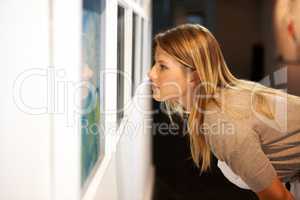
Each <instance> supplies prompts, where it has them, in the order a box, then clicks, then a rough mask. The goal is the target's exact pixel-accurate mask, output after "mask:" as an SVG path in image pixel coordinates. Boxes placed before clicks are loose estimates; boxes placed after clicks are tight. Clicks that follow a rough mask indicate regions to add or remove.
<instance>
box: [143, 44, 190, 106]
mask: <svg viewBox="0 0 300 200" xmlns="http://www.w3.org/2000/svg"><path fill="white" fill-rule="evenodd" d="M154 60H155V64H154V66H153V67H152V69H151V70H150V71H149V73H148V76H149V78H150V80H151V83H152V91H153V98H154V99H155V100H156V101H165V100H175V101H176V102H179V101H181V98H184V97H185V96H186V94H187V91H188V89H189V88H190V86H191V84H190V74H191V70H190V69H187V68H186V67H184V66H183V65H182V64H181V63H179V62H178V61H177V60H176V59H174V58H173V57H171V56H170V55H169V54H167V53H166V52H165V51H164V50H162V49H161V48H160V47H159V46H157V47H156V49H155V56H154Z"/></svg>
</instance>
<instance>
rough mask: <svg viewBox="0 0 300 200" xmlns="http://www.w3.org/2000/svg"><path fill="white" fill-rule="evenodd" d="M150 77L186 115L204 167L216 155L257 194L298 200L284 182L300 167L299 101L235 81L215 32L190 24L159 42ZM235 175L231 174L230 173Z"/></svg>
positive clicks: (156, 93)
mask: <svg viewBox="0 0 300 200" xmlns="http://www.w3.org/2000/svg"><path fill="white" fill-rule="evenodd" d="M154 44H155V64H154V66H153V67H152V69H151V71H150V72H149V74H148V76H149V78H150V80H151V83H152V90H153V98H154V99H155V100H157V101H161V102H164V103H165V104H166V106H167V108H168V111H169V113H171V112H177V113H179V114H181V115H182V114H183V113H188V129H189V135H190V147H191V154H192V158H193V160H194V162H195V164H196V165H197V166H198V167H199V168H200V169H201V171H206V170H208V169H209V168H210V164H211V154H212V153H213V154H214V155H215V156H216V157H217V158H218V160H219V161H220V162H219V167H220V168H221V169H222V172H223V173H224V175H225V176H226V175H229V176H231V175H236V176H237V177H238V178H240V180H238V179H235V178H234V180H233V179H232V178H231V181H232V182H234V181H237V182H242V183H243V185H244V186H245V187H246V188H247V187H249V188H250V189H251V190H253V191H254V192H256V194H257V195H258V197H259V198H260V199H264V200H267V199H268V200H271V199H272V200H277V199H278V200H287V199H294V197H293V195H292V194H291V193H290V192H289V191H288V190H287V189H286V187H285V186H284V184H283V183H285V182H288V181H289V182H292V181H294V180H296V179H297V178H298V176H299V172H300V98H299V97H296V96H292V95H288V94H286V93H284V92H281V91H279V90H275V89H271V88H268V87H265V86H263V85H260V84H258V83H254V82H250V81H246V80H241V79H237V78H236V77H234V76H233V75H232V74H231V73H230V71H229V69H228V67H227V66H226V63H225V61H224V58H223V55H222V52H221V49H220V47H219V44H218V42H217V41H216V39H215V38H214V36H213V35H212V34H211V33H210V32H209V31H208V30H207V29H206V28H204V27H202V26H200V25H191V24H185V25H180V26H178V27H175V28H173V29H170V30H167V31H166V32H163V33H160V34H158V35H157V36H156V37H155V39H154ZM231 177H232V176H231Z"/></svg>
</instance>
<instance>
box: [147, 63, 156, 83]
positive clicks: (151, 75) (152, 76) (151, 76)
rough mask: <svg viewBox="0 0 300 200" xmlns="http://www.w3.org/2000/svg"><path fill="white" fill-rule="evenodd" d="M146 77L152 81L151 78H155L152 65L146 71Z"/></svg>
mask: <svg viewBox="0 0 300 200" xmlns="http://www.w3.org/2000/svg"><path fill="white" fill-rule="evenodd" d="M147 75H148V77H149V79H150V80H151V81H153V79H154V78H155V69H154V66H153V67H152V68H151V69H150V70H149V72H148V74H147Z"/></svg>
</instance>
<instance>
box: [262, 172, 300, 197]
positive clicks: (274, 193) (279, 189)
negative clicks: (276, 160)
mask: <svg viewBox="0 0 300 200" xmlns="http://www.w3.org/2000/svg"><path fill="white" fill-rule="evenodd" d="M257 196H258V197H259V199H260V200H295V198H294V197H293V195H292V194H291V193H290V192H289V191H288V190H287V189H286V187H285V186H284V185H283V184H282V183H281V181H280V180H279V178H278V177H276V178H275V179H273V181H272V184H271V185H270V186H269V187H267V188H266V189H264V190H262V191H261V192H258V193H257Z"/></svg>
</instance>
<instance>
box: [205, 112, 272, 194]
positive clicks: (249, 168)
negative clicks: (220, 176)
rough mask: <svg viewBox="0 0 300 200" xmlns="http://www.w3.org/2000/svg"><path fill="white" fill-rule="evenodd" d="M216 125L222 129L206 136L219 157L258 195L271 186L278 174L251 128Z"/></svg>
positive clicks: (224, 123) (244, 123)
mask: <svg viewBox="0 0 300 200" xmlns="http://www.w3.org/2000/svg"><path fill="white" fill-rule="evenodd" d="M218 119H220V118H218ZM223 119H224V118H223ZM215 123H216V124H215V126H218V127H219V128H215V129H210V132H206V139H207V141H208V143H209V144H210V147H211V150H212V152H213V153H214V154H215V156H216V157H217V158H218V159H219V160H221V161H225V162H226V164H227V165H228V166H229V167H230V168H231V170H232V171H233V172H234V173H235V174H236V175H238V176H240V177H241V179H242V180H243V181H244V182H245V183H246V184H247V185H248V186H249V187H250V188H251V189H252V190H253V191H254V192H260V191H262V190H264V189H265V188H267V187H268V186H270V185H271V182H272V180H273V179H274V178H275V177H276V176H277V174H276V171H275V169H274V167H273V166H272V164H271V162H270V160H269V159H268V157H267V156H266V155H265V153H264V152H263V150H262V148H261V144H260V141H259V137H258V135H257V133H256V132H255V130H254V129H253V128H252V127H251V125H250V124H248V123H247V121H237V122H236V121H235V122H230V121H228V120H226V121H219V122H216V121H215Z"/></svg>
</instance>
